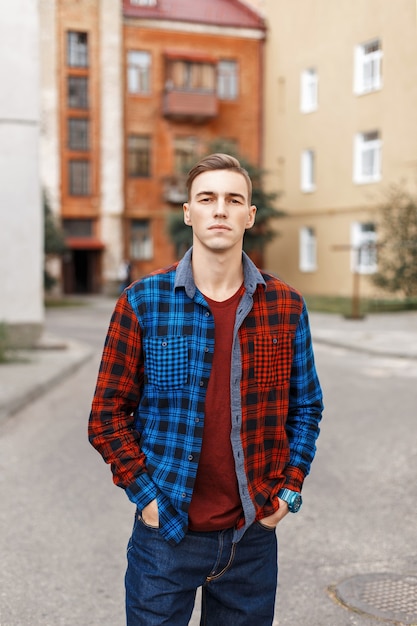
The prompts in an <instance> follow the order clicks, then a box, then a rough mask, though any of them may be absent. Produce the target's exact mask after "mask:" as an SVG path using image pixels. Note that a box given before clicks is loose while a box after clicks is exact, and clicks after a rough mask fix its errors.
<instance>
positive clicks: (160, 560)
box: [125, 513, 278, 626]
mask: <svg viewBox="0 0 417 626" xmlns="http://www.w3.org/2000/svg"><path fill="white" fill-rule="evenodd" d="M232 537H233V530H232V529H228V530H222V531H216V532H205V533H203V532H192V531H189V532H188V533H187V535H186V536H185V538H184V539H183V540H182V541H181V542H180V543H179V544H178V545H171V544H169V543H167V542H166V541H165V539H163V538H162V537H161V536H160V534H159V531H158V529H157V528H152V527H150V526H147V525H146V524H145V523H144V522H143V520H142V519H141V517H140V515H139V514H138V513H137V514H136V517H135V524H134V527H133V533H132V537H131V538H130V540H129V544H128V550H127V559H128V567H127V571H126V579H125V584H126V614H127V626H163V625H165V626H187V624H188V623H189V621H190V619H191V614H192V612H193V608H194V601H195V595H196V591H197V588H198V587H202V607H201V622H200V624H201V625H202V626H203V625H204V626H254V624H256V626H271V624H272V622H273V619H274V606H275V594H276V588H277V576H278V565H277V539H276V533H275V530H274V529H268V528H266V527H265V526H262V525H261V524H259V523H258V522H255V523H254V524H253V525H252V526H251V527H250V528H249V529H248V530H247V531H246V533H245V534H244V536H243V537H242V539H241V540H240V541H239V542H238V543H233V542H232Z"/></svg>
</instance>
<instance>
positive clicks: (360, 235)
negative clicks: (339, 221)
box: [351, 222, 377, 274]
mask: <svg viewBox="0 0 417 626" xmlns="http://www.w3.org/2000/svg"><path fill="white" fill-rule="evenodd" d="M351 246H352V252H351V269H352V272H358V273H359V274H374V273H375V272H376V270H377V256H376V231H375V224H373V223H371V222H368V223H364V224H362V223H360V222H354V223H353V224H352V226H351Z"/></svg>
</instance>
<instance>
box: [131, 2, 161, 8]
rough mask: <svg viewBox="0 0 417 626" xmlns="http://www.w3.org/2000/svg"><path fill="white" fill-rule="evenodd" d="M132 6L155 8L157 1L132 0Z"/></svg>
mask: <svg viewBox="0 0 417 626" xmlns="http://www.w3.org/2000/svg"><path fill="white" fill-rule="evenodd" d="M130 4H133V6H137V7H154V6H156V0H130Z"/></svg>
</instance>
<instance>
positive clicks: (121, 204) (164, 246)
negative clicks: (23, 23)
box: [41, 0, 265, 293]
mask: <svg viewBox="0 0 417 626" xmlns="http://www.w3.org/2000/svg"><path fill="white" fill-rule="evenodd" d="M173 5H174V3H172V2H170V1H168V0H157V1H156V0H123V3H118V2H115V1H114V0H102V1H99V0H78V1H77V2H73V1H71V0H41V22H42V23H43V25H44V26H45V27H46V30H45V35H44V45H48V46H49V47H50V49H51V51H52V50H54V51H55V52H56V54H55V57H54V58H55V59H56V60H55V61H52V60H50V61H49V63H48V62H45V63H44V68H43V70H44V71H43V103H44V106H43V112H44V127H43V159H44V164H47V163H48V164H49V165H50V166H51V167H46V165H45V166H44V168H43V182H44V186H45V188H46V190H47V192H48V196H49V200H50V204H51V208H52V209H53V211H54V212H55V213H56V214H57V215H59V216H60V218H61V219H62V224H63V227H64V230H65V233H66V238H67V244H68V248H69V253H68V254H67V256H66V258H65V261H64V263H63V267H62V284H63V290H64V291H65V292H66V293H75V292H78V293H79V292H84V293H94V292H99V291H102V290H108V289H114V286H115V285H116V284H117V281H118V280H119V268H120V266H121V263H122V261H123V260H124V259H125V260H129V261H130V262H131V263H132V267H133V277H138V276H140V275H143V274H144V273H146V272H148V271H151V270H153V269H154V268H157V267H160V266H164V265H167V264H169V263H171V262H172V261H174V260H175V259H176V258H177V257H178V254H179V253H180V251H177V250H174V248H173V245H172V243H171V241H170V239H169V237H168V234H167V222H168V217H169V215H170V214H171V213H172V212H173V211H176V210H179V209H180V208H181V205H182V202H183V201H184V199H185V197H184V174H185V173H186V171H187V170H188V169H189V167H190V166H191V165H192V164H193V163H194V162H195V160H196V159H198V158H199V157H200V156H202V155H203V154H205V153H207V152H208V151H209V149H210V143H211V142H212V141H214V140H219V139H223V140H226V141H228V142H230V145H232V146H234V147H235V148H237V149H238V150H239V152H240V153H241V154H243V155H245V156H246V157H247V158H248V159H249V160H250V161H251V162H253V163H254V164H259V163H260V159H261V154H262V145H261V137H262V111H263V102H262V97H263V96H262V94H263V87H262V74H263V67H262V63H263V46H264V40H265V26H264V22H263V20H262V18H261V17H260V16H259V14H258V13H257V12H255V11H254V10H253V9H251V8H249V7H248V5H247V4H246V3H243V2H239V1H238V0H178V1H177V2H175V8H173ZM56 120H58V121H56ZM56 164H57V165H56Z"/></svg>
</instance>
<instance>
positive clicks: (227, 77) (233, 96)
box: [217, 59, 239, 100]
mask: <svg viewBox="0 0 417 626" xmlns="http://www.w3.org/2000/svg"><path fill="white" fill-rule="evenodd" d="M217 95H218V97H219V99H220V100H237V99H238V96H239V66H238V63H237V61H235V60H234V59H221V60H220V61H219V62H218V65H217Z"/></svg>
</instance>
